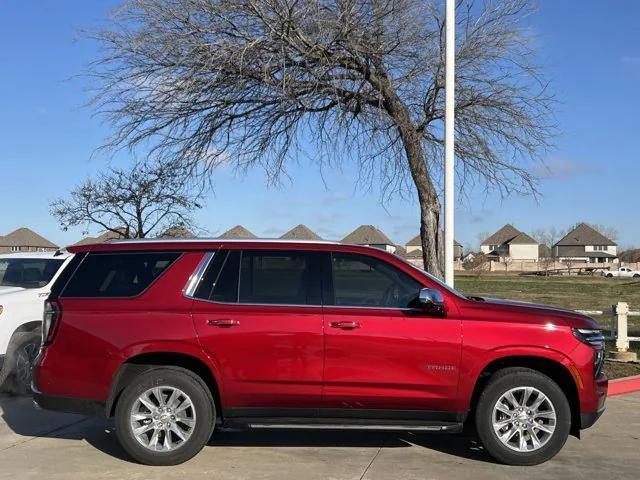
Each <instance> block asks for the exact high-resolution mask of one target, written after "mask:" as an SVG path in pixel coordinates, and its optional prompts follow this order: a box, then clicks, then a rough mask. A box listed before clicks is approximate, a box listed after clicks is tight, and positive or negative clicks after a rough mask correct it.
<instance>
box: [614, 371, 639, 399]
mask: <svg viewBox="0 0 640 480" xmlns="http://www.w3.org/2000/svg"><path fill="white" fill-rule="evenodd" d="M632 392H640V375H635V376H633V377H624V378H617V379H615V380H609V391H608V392H607V395H608V396H610V397H615V396H616V395H624V394H625V393H632Z"/></svg>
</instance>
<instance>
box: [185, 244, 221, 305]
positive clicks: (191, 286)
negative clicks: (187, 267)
mask: <svg viewBox="0 0 640 480" xmlns="http://www.w3.org/2000/svg"><path fill="white" fill-rule="evenodd" d="M214 255H215V252H211V251H209V252H206V253H205V255H204V257H202V260H200V263H199V264H198V266H197V267H196V269H195V270H194V271H193V273H192V274H191V275H190V276H189V280H188V281H187V284H186V285H185V287H184V289H183V290H182V294H183V295H184V296H185V297H188V298H196V297H194V294H195V293H196V289H197V288H198V284H199V283H200V281H201V280H202V277H203V276H204V272H206V271H207V268H208V267H209V264H210V263H211V260H213V257H214ZM199 300H200V299H199Z"/></svg>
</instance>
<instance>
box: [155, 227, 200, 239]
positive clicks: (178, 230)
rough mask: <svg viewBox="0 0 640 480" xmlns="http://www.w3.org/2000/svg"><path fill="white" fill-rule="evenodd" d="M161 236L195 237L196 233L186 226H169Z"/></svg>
mask: <svg viewBox="0 0 640 480" xmlns="http://www.w3.org/2000/svg"><path fill="white" fill-rule="evenodd" d="M158 237H160V238H193V237H195V235H194V234H193V233H192V232H191V231H190V230H189V229H187V228H184V227H169V228H167V229H166V230H165V231H164V232H162V233H161V234H160V235H158Z"/></svg>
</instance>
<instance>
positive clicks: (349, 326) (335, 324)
mask: <svg viewBox="0 0 640 480" xmlns="http://www.w3.org/2000/svg"><path fill="white" fill-rule="evenodd" d="M330 325H331V327H332V328H341V329H343V330H353V329H354V328H360V324H359V323H358V322H331V323H330Z"/></svg>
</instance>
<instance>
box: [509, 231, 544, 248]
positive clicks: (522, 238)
mask: <svg viewBox="0 0 640 480" xmlns="http://www.w3.org/2000/svg"><path fill="white" fill-rule="evenodd" d="M508 243H509V245H538V242H537V241H535V240H534V239H533V238H531V237H530V236H529V235H527V234H526V233H524V232H520V234H519V235H518V236H517V237H515V238H512V239H511V240H509V242H508Z"/></svg>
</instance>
